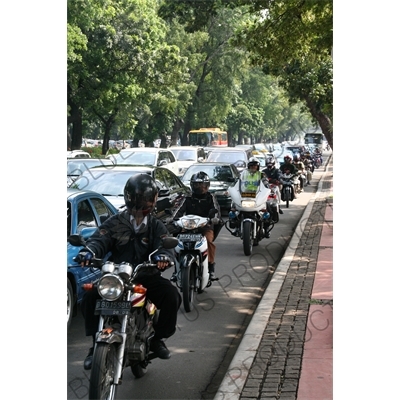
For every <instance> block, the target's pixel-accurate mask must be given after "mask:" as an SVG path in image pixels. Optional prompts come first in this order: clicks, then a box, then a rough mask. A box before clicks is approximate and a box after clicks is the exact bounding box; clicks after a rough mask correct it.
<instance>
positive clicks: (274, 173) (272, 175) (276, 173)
mask: <svg viewBox="0 0 400 400" xmlns="http://www.w3.org/2000/svg"><path fill="white" fill-rule="evenodd" d="M262 172H263V173H264V174H265V176H266V177H267V178H268V181H271V182H274V183H277V182H280V181H281V177H282V171H281V170H279V169H277V168H274V169H272V170H271V169H268V168H265V169H263V171H262Z"/></svg>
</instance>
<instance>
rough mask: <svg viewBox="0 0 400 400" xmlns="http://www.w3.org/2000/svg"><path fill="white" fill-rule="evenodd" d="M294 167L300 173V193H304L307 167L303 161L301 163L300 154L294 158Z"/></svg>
mask: <svg viewBox="0 0 400 400" xmlns="http://www.w3.org/2000/svg"><path fill="white" fill-rule="evenodd" d="M293 165H294V166H295V167H296V168H297V170H298V171H299V181H300V191H301V192H302V191H303V188H304V177H305V174H306V167H305V165H304V163H303V161H301V159H300V156H299V155H298V154H295V155H294V156H293Z"/></svg>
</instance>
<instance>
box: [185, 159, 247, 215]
mask: <svg viewBox="0 0 400 400" xmlns="http://www.w3.org/2000/svg"><path fill="white" fill-rule="evenodd" d="M200 171H203V172H205V173H206V174H207V175H208V176H209V177H210V188H209V192H210V193H213V194H214V195H215V197H216V199H217V201H218V204H219V206H220V208H221V211H222V210H230V209H231V203H232V200H231V197H230V194H229V192H228V188H229V187H230V186H233V185H234V184H235V183H236V181H237V180H238V179H239V177H240V172H239V171H238V169H237V168H236V166H235V165H234V164H230V163H224V162H202V163H195V164H192V165H191V166H190V167H189V168H188V169H187V170H186V172H185V173H184V175H183V176H182V177H181V179H182V182H183V183H184V184H185V185H186V186H187V187H189V188H190V178H191V177H192V175H193V174H196V173H197V172H200Z"/></svg>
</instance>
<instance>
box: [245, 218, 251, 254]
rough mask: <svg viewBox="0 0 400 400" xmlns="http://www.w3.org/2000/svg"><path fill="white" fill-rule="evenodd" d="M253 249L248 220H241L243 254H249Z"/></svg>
mask: <svg viewBox="0 0 400 400" xmlns="http://www.w3.org/2000/svg"><path fill="white" fill-rule="evenodd" d="M252 250H253V232H252V223H251V222H250V221H244V222H243V251H244V255H245V256H249V255H251V252H252Z"/></svg>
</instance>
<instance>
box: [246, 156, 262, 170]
mask: <svg viewBox="0 0 400 400" xmlns="http://www.w3.org/2000/svg"><path fill="white" fill-rule="evenodd" d="M253 166H256V167H257V171H259V170H260V161H258V159H257V158H256V157H250V158H249V162H248V163H247V168H250V167H253Z"/></svg>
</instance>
